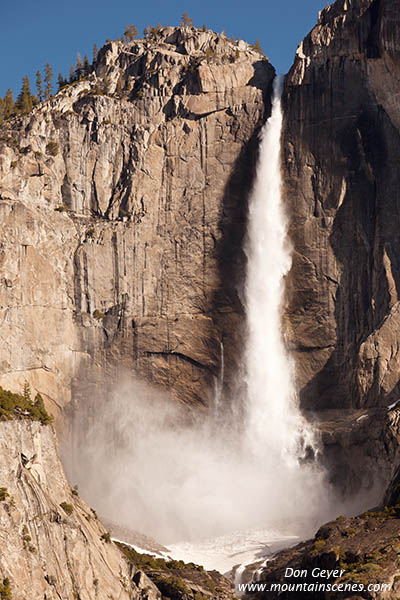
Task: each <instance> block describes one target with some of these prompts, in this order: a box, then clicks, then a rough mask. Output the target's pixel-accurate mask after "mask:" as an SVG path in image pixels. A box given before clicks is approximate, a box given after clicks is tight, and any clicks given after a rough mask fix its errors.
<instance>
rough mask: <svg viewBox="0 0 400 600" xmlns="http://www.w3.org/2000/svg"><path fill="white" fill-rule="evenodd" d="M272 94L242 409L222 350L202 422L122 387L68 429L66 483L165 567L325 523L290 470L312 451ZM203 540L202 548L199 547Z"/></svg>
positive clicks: (250, 238) (251, 218) (230, 560)
mask: <svg viewBox="0 0 400 600" xmlns="http://www.w3.org/2000/svg"><path fill="white" fill-rule="evenodd" d="M281 83H282V82H281V80H280V79H279V78H276V80H275V84H274V95H273V103H272V115H271V118H270V119H269V120H268V122H267V123H266V125H265V127H264V128H263V130H262V134H261V142H260V149H259V162H258V165H257V173H256V178H255V182H254V187H253V190H252V192H251V195H250V199H249V215H248V229H247V238H246V245H245V251H246V254H247V259H248V260H247V264H248V266H247V277H246V287H245V301H246V311H247V313H246V314H247V328H248V336H247V339H246V346H245V356H244V365H243V367H244V369H243V371H244V372H245V379H246V388H247V393H246V397H245V402H244V403H243V402H242V400H243V398H239V397H238V398H232V397H231V398H227V397H226V398H224V399H222V394H223V380H224V367H225V365H224V347H223V345H222V344H221V348H220V372H219V376H218V377H217V378H216V380H215V403H214V410H213V411H210V414H209V418H208V419H206V418H198V419H197V420H193V422H191V421H190V420H189V421H188V420H187V418H186V415H187V407H186V406H183V405H178V404H177V403H174V402H172V401H171V400H170V399H169V398H167V397H165V395H164V394H162V393H161V392H158V391H156V390H155V389H154V388H152V387H150V386H148V385H146V384H144V383H143V382H140V381H138V380H135V379H133V378H130V377H129V378H127V379H126V381H124V380H121V382H120V384H119V385H118V386H116V388H115V389H114V390H113V396H112V398H110V400H107V402H102V403H101V402H99V403H97V405H96V415H95V416H96V419H94V420H93V422H92V423H91V426H90V427H89V431H87V425H86V423H87V421H88V420H87V418H85V417H84V416H82V415H81V418H80V419H79V420H77V421H76V426H75V430H74V433H75V435H76V436H77V438H79V444H78V447H79V455H78V454H77V456H79V460H78V461H75V462H74V463H73V464H71V463H70V462H69V461H70V455H71V453H70V452H69V451H68V448H66V449H65V451H64V462H65V463H66V464H67V466H68V464H69V468H68V471H69V474H70V476H71V480H72V482H73V483H78V484H79V487H80V490H81V492H83V495H84V497H85V499H86V500H87V501H88V502H89V503H90V504H91V505H92V506H94V507H95V508H96V510H98V512H99V513H100V514H102V515H104V516H106V517H108V518H109V519H110V520H111V521H115V522H118V523H122V524H126V525H128V526H130V527H133V528H134V529H138V530H140V531H142V532H144V533H146V534H148V535H152V536H154V537H155V538H156V539H158V540H159V541H161V542H163V543H165V544H167V545H168V547H169V548H171V549H173V550H174V552H175V557H180V558H182V557H186V559H189V560H195V561H198V562H201V564H205V565H208V566H209V567H210V568H211V567H212V568H214V567H215V566H218V568H221V569H222V570H227V569H228V568H230V567H231V566H232V565H233V564H238V563H239V562H242V563H245V562H248V561H251V560H253V559H254V557H255V556H264V555H265V554H269V553H270V551H271V548H277V547H282V544H283V545H287V544H288V543H293V541H294V539H295V538H293V536H296V535H300V536H302V537H303V536H308V535H310V534H311V533H312V532H313V531H315V529H316V527H317V525H318V524H319V523H321V522H322V521H323V520H326V519H325V517H326V516H327V514H332V513H329V510H330V509H329V502H328V500H327V495H326V490H327V488H326V486H325V482H324V474H323V472H322V470H320V469H319V468H318V466H317V464H316V461H314V462H313V461H305V460H301V459H303V458H304V455H305V449H306V448H307V447H308V448H312V447H313V446H314V442H313V436H312V434H311V429H310V428H309V427H308V426H307V425H306V422H305V420H304V419H303V417H302V415H301V413H300V410H299V406H298V401H297V396H296V391H295V385H294V369H293V365H292V362H291V360H290V358H289V356H288V353H287V351H286V348H285V343H284V340H283V337H282V330H281V316H282V309H283V301H284V287H285V275H286V274H287V273H288V270H289V268H290V264H291V253H290V246H289V244H288V241H287V222H286V218H285V211H284V210H283V205H282V198H281V174H280V173H281V172H280V138H281V127H282V111H281V103H280V93H281ZM226 354H227V352H226ZM243 404H245V406H243ZM229 407H233V409H232V410H230V408H229ZM236 408H237V409H238V410H235V409H236ZM238 415H239V416H238ZM243 418H244V419H245V421H244V423H243V422H242V421H243ZM238 421H240V422H239V423H238ZM335 510H336V509H335ZM217 536H218V537H217ZM204 538H210V540H211V541H209V543H208V542H207V540H206V542H204V544H203V543H202V544H200V540H202V539H204ZM182 540H184V543H179V542H182ZM174 542H175V543H176V545H175V546H173V544H174ZM279 545H280V546H279ZM267 546H268V547H267ZM239 556H240V558H239ZM189 557H190V558H189ZM239 574H240V572H239ZM239 574H238V576H239Z"/></svg>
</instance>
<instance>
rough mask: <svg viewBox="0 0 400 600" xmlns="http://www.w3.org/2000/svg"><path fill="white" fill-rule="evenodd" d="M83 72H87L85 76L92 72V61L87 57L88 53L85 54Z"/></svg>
mask: <svg viewBox="0 0 400 600" xmlns="http://www.w3.org/2000/svg"><path fill="white" fill-rule="evenodd" d="M83 72H84V74H85V77H87V76H88V75H89V73H90V62H89V59H88V57H87V54H85V56H84V57H83Z"/></svg>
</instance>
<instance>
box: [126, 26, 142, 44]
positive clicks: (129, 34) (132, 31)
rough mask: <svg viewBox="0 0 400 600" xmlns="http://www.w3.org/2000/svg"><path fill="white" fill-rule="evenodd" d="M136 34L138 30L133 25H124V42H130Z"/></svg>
mask: <svg viewBox="0 0 400 600" xmlns="http://www.w3.org/2000/svg"><path fill="white" fill-rule="evenodd" d="M138 35H139V32H138V30H137V28H136V26H135V25H127V26H126V27H125V32H124V37H125V41H126V42H132V41H133V40H134V39H135V38H136V37H138Z"/></svg>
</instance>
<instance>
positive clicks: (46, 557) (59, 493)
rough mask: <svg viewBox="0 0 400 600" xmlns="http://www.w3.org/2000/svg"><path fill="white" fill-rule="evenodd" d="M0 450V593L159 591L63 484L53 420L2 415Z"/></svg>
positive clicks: (150, 599)
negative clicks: (50, 422)
mask: <svg viewBox="0 0 400 600" xmlns="http://www.w3.org/2000/svg"><path fill="white" fill-rule="evenodd" d="M0 454H1V464H0V539H1V544H0V593H1V597H2V598H13V600H26V598H35V599H39V598H44V599H47V600H50V599H53V598H54V599H56V598H58V599H59V598H76V599H78V598H80V599H81V600H93V599H94V598H98V599H99V600H100V599H104V600H106V599H107V600H109V599H110V598H111V597H115V598H120V599H121V600H122V599H126V600H132V599H139V598H143V600H146V599H147V600H159V598H161V594H160V593H159V591H158V590H157V588H156V587H155V586H154V585H153V583H152V582H151V581H150V580H149V579H148V578H147V577H146V576H145V575H144V573H139V571H138V569H136V568H135V567H134V566H132V565H129V564H128V563H127V562H126V560H125V559H124V557H123V556H122V554H121V553H120V551H119V549H118V548H117V547H116V546H115V545H114V544H113V543H111V541H110V539H109V535H108V533H107V531H106V530H105V529H104V527H103V526H102V524H101V523H100V521H99V520H98V519H97V515H96V513H95V511H93V510H91V509H90V508H89V507H88V506H87V505H86V504H85V502H84V501H83V500H82V499H81V498H80V497H79V496H78V495H77V493H76V491H75V490H72V489H71V487H70V486H69V485H68V483H67V480H66V478H65V475H64V472H63V469H62V466H61V463H60V460H59V458H58V453H57V444H56V438H55V433H54V430H53V428H52V427H51V426H50V425H46V426H44V425H42V424H40V423H39V422H37V421H29V420H11V421H6V422H1V423H0Z"/></svg>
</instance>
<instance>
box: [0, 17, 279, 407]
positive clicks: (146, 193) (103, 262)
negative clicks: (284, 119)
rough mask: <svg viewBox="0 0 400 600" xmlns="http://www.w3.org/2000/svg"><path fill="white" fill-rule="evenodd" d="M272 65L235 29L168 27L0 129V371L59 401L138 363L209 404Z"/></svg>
mask: <svg viewBox="0 0 400 600" xmlns="http://www.w3.org/2000/svg"><path fill="white" fill-rule="evenodd" d="M273 75H274V70H273V68H272V67H271V65H270V64H269V62H268V60H267V59H265V58H264V57H262V56H261V55H260V54H259V53H257V52H256V51H255V50H254V49H252V48H251V47H250V46H248V45H247V44H246V43H245V42H243V41H240V42H235V41H231V40H229V39H228V38H226V37H225V36H223V35H222V36H219V35H217V34H215V33H213V32H210V31H206V32H204V31H200V30H197V29H194V28H191V27H182V28H168V27H167V28H164V29H161V30H160V31H158V32H153V33H152V34H151V35H150V36H149V37H148V38H147V39H145V40H138V41H133V42H130V43H128V44H122V43H121V42H110V43H108V44H107V45H106V46H104V47H103V48H102V50H101V51H100V53H99V56H98V58H97V62H96V63H95V65H94V71H93V73H91V74H90V75H89V77H88V78H87V80H85V81H81V82H79V83H77V84H74V85H73V86H69V87H65V88H63V90H62V91H61V92H59V93H58V94H57V95H56V96H55V97H53V98H52V99H50V100H48V101H46V102H45V103H42V104H40V106H38V107H37V108H35V109H34V110H33V111H32V112H31V113H30V114H29V115H28V116H26V117H24V118H20V119H17V120H14V121H12V122H11V123H6V124H5V125H4V126H3V127H2V129H1V131H0V138H1V141H0V211H1V222H2V231H1V239H0V242H1V246H0V265H1V285H0V306H1V309H0V320H1V329H0V331H1V333H0V336H1V344H0V384H2V385H4V386H5V387H9V388H14V389H15V388H18V386H20V385H21V382H23V381H24V379H27V380H28V381H29V382H30V383H31V386H32V388H34V389H37V390H40V391H41V392H42V394H44V395H45V396H46V398H47V400H48V401H49V400H53V402H54V404H53V412H54V410H55V409H56V408H57V406H58V407H61V408H62V407H63V406H65V405H66V404H68V403H69V402H70V401H71V398H73V397H74V398H77V397H78V396H79V394H81V395H82V396H83V397H88V396H90V395H94V394H95V391H94V389H95V387H96V386H99V387H104V385H106V384H107V385H108V384H111V383H112V382H113V381H115V379H117V378H118V377H119V373H120V372H121V371H124V372H128V373H132V372H135V373H136V374H137V375H139V376H142V377H144V378H145V379H147V380H148V381H151V382H153V383H156V384H159V385H161V386H162V387H163V388H164V389H167V390H170V391H171V394H172V395H173V396H174V397H175V398H176V399H178V400H180V401H183V402H187V403H192V404H193V403H195V404H196V403H197V404H207V402H208V400H209V399H210V397H211V395H212V393H213V390H214V387H215V381H216V379H217V378H218V377H219V376H220V373H221V366H222V365H221V362H222V361H221V358H222V355H223V354H222V345H223V346H224V356H225V368H224V377H225V384H226V386H227V387H228V388H229V387H232V380H233V378H232V377H231V376H232V373H234V372H237V367H238V360H239V354H240V353H239V352H238V347H240V341H239V340H240V334H241V329H240V328H241V325H240V323H241V322H242V318H241V315H242V305H241V303H240V301H239V298H238V292H237V284H238V282H239V280H240V278H241V277H242V275H243V269H242V263H243V257H242V250H241V247H242V238H243V233H244V223H245V213H246V195H247V193H248V191H249V188H250V182H251V177H252V173H253V166H254V162H255V155H256V152H255V149H256V147H257V145H256V144H257V141H256V133H257V131H258V130H259V128H260V126H261V125H262V124H263V122H264V120H265V117H266V116H268V114H269V110H270V100H269V98H270V91H271V82H272V78H273ZM104 92H105V93H104ZM117 373H118V374H117ZM77 390H79V393H78V391H77Z"/></svg>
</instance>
